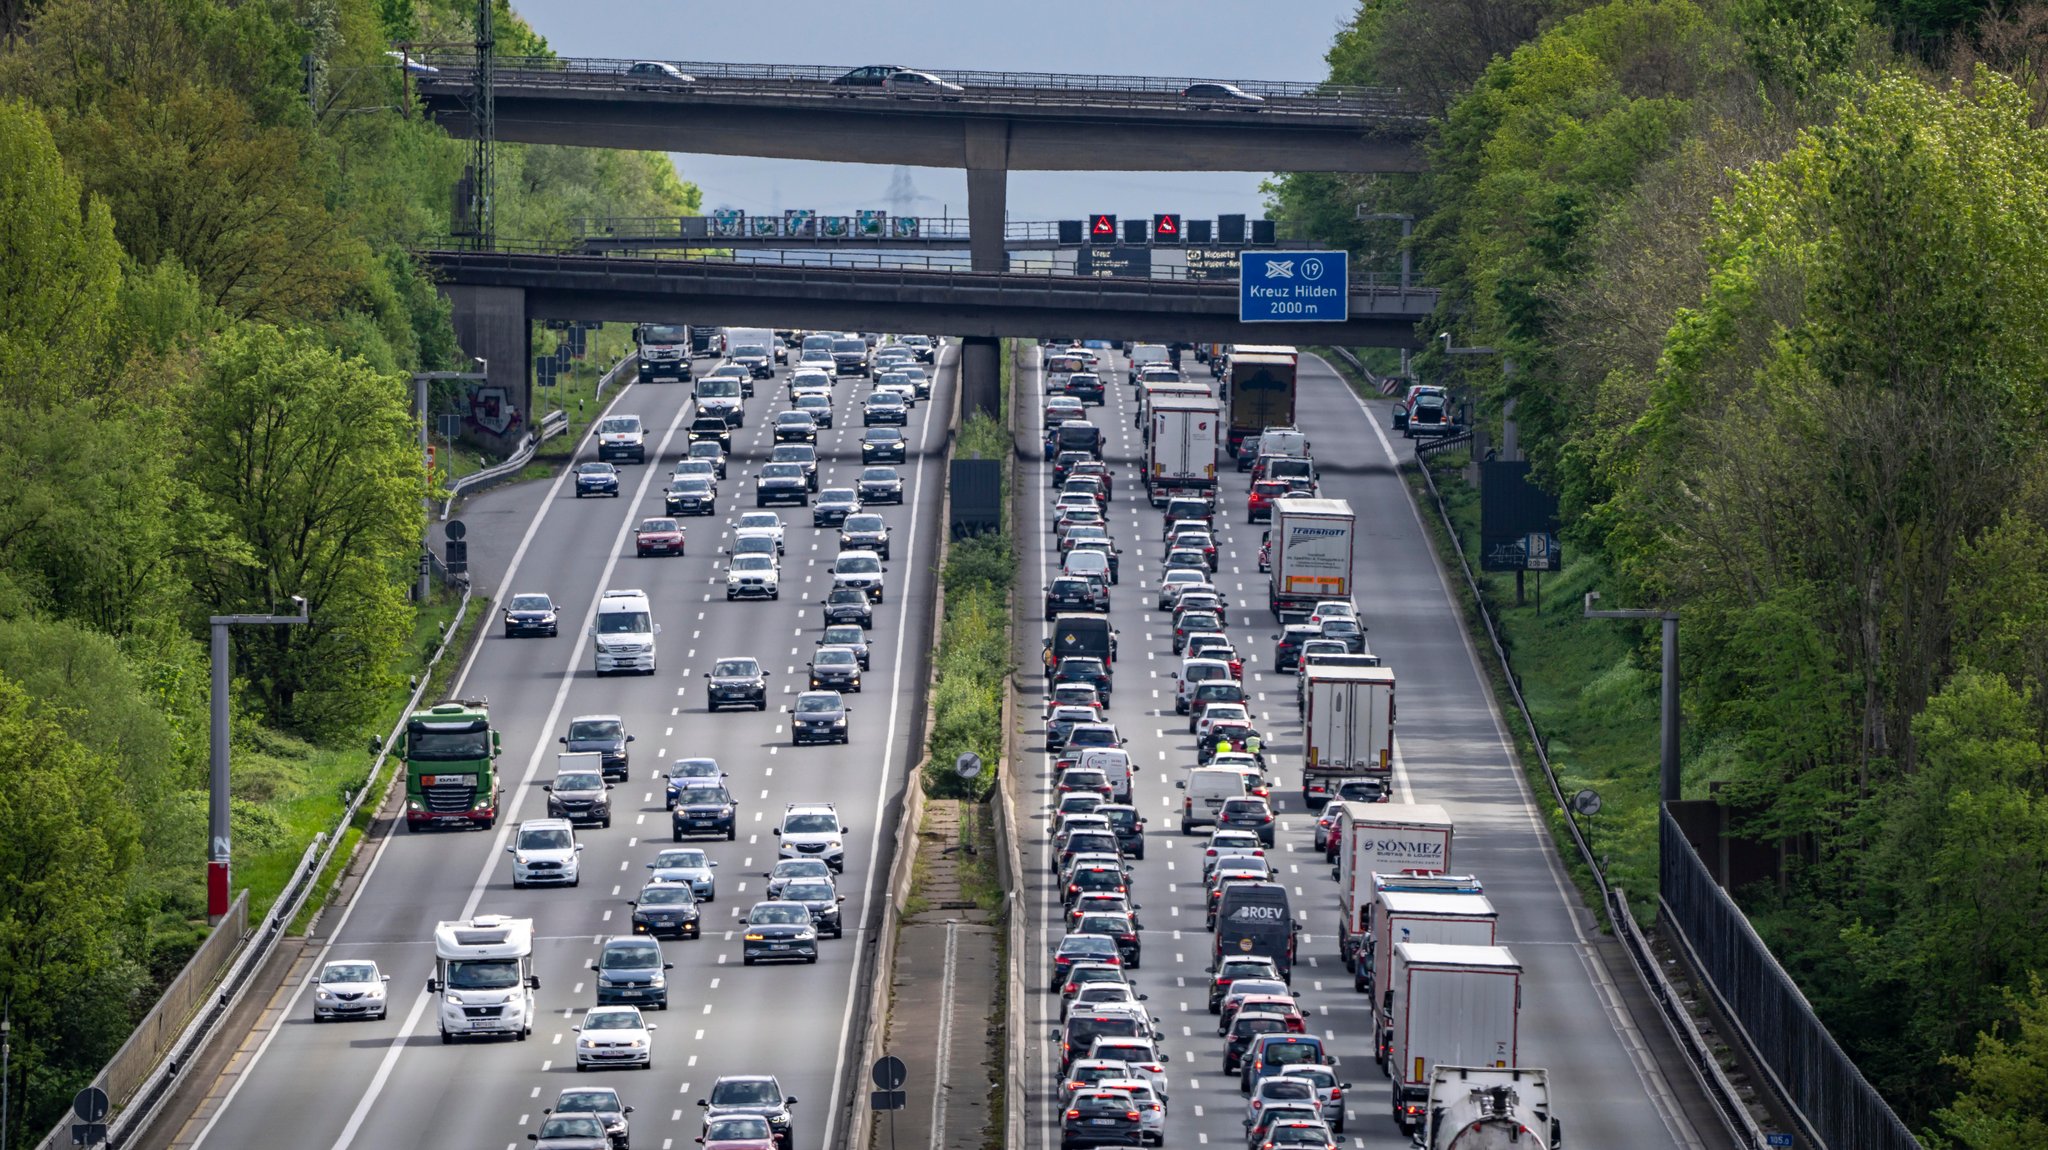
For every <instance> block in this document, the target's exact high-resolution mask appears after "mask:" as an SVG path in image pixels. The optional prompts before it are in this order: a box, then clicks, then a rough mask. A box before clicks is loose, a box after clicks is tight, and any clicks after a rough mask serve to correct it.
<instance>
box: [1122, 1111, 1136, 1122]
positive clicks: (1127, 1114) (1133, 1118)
mask: <svg viewBox="0 0 2048 1150" xmlns="http://www.w3.org/2000/svg"><path fill="white" fill-rule="evenodd" d="M1124 1117H1125V1118H1126V1119H1128V1120H1130V1121H1132V1122H1136V1121H1137V1120H1138V1112H1137V1111H1135V1110H1126V1111H1124Z"/></svg>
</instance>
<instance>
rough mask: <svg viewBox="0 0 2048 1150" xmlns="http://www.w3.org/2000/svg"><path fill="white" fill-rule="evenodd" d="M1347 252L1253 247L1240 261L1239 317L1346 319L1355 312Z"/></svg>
mask: <svg viewBox="0 0 2048 1150" xmlns="http://www.w3.org/2000/svg"><path fill="white" fill-rule="evenodd" d="M1349 258H1350V257H1349V253H1347V252H1251V251H1248V252H1246V253H1244V259H1243V261H1242V262H1241V263H1240V264H1239V265H1238V269H1239V270H1238V280H1237V285H1238V286H1237V320H1238V322H1239V323H1343V322H1344V321H1346V320H1348V319H1350V318H1351V286H1350V281H1351V276H1350V263H1349Z"/></svg>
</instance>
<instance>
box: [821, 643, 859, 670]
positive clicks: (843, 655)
mask: <svg viewBox="0 0 2048 1150" xmlns="http://www.w3.org/2000/svg"><path fill="white" fill-rule="evenodd" d="M814 661H815V662H816V663H817V665H818V666H820V667H826V666H838V667H851V666H853V665H854V664H855V663H857V662H859V661H860V660H859V658H858V656H856V655H855V654H854V653H853V652H851V651H835V650H833V649H832V648H830V647H827V648H826V649H824V650H823V651H820V652H818V657H817V659H816V660H814Z"/></svg>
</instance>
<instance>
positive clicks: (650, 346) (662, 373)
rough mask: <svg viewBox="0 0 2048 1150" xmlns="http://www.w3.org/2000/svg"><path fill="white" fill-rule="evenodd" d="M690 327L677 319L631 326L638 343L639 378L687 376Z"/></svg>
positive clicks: (648, 380) (647, 379)
mask: <svg viewBox="0 0 2048 1150" xmlns="http://www.w3.org/2000/svg"><path fill="white" fill-rule="evenodd" d="M691 335H692V333H691V331H690V329H689V328H688V327H687V326H685V325H683V324H679V323H643V324H641V325H640V326H639V327H637V328H634V329H633V338H634V341H635V342H636V343H638V344H639V345H640V353H639V355H638V357H637V358H638V360H639V366H640V382H641V383H653V382H655V381H656V380H662V379H672V380H675V381H677V382H681V381H683V380H687V379H689V378H690V356H691V353H692V351H693V350H694V345H693V342H692V340H691Z"/></svg>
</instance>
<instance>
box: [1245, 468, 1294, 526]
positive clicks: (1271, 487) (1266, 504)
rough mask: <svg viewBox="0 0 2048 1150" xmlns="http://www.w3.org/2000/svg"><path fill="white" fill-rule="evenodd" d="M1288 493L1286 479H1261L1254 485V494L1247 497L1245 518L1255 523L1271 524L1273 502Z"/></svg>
mask: <svg viewBox="0 0 2048 1150" xmlns="http://www.w3.org/2000/svg"><path fill="white" fill-rule="evenodd" d="M1287 491H1288V487H1287V481H1286V480H1284V479H1261V480H1259V481H1258V482H1257V483H1254V484H1252V493H1251V494H1250V495H1247V496H1246V497H1245V501H1244V512H1245V518H1247V519H1249V520H1250V521H1251V522H1253V523H1271V522H1272V521H1273V501H1274V500H1275V499H1278V498H1280V497H1281V496H1283V495H1285V494H1287Z"/></svg>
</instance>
